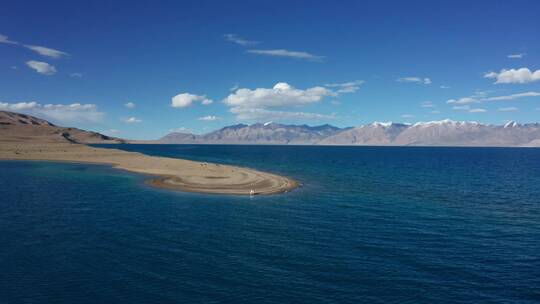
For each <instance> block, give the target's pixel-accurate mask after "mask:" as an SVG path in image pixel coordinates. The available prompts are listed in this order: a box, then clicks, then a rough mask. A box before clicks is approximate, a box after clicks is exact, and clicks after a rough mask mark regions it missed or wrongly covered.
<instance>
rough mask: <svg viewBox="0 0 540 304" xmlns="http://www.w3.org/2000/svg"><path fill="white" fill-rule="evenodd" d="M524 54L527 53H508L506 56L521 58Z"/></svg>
mask: <svg viewBox="0 0 540 304" xmlns="http://www.w3.org/2000/svg"><path fill="white" fill-rule="evenodd" d="M525 55H527V54H525V53H518V54H510V55H508V56H507V57H508V58H511V59H521V58H523V57H524V56H525Z"/></svg>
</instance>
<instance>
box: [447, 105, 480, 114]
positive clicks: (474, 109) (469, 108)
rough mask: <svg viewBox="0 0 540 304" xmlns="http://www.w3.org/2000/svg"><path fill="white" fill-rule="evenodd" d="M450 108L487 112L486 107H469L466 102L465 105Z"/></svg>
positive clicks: (471, 111) (470, 111)
mask: <svg viewBox="0 0 540 304" xmlns="http://www.w3.org/2000/svg"><path fill="white" fill-rule="evenodd" d="M452 110H456V111H467V112H469V113H483V112H487V110H486V109H482V108H471V106H470V105H468V104H466V105H461V106H454V107H452Z"/></svg>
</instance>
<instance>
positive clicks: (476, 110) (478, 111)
mask: <svg viewBox="0 0 540 304" xmlns="http://www.w3.org/2000/svg"><path fill="white" fill-rule="evenodd" d="M484 112H487V110H486V109H482V108H476V109H470V110H469V113H484Z"/></svg>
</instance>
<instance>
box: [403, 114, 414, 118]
mask: <svg viewBox="0 0 540 304" xmlns="http://www.w3.org/2000/svg"><path fill="white" fill-rule="evenodd" d="M401 118H414V115H412V114H403V115H401Z"/></svg>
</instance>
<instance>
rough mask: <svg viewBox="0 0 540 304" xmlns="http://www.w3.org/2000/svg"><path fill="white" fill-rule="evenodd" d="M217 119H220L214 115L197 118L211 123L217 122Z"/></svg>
mask: <svg viewBox="0 0 540 304" xmlns="http://www.w3.org/2000/svg"><path fill="white" fill-rule="evenodd" d="M218 119H220V118H219V117H217V116H214V115H208V116H203V117H199V118H198V120H204V121H213V120H218Z"/></svg>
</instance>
